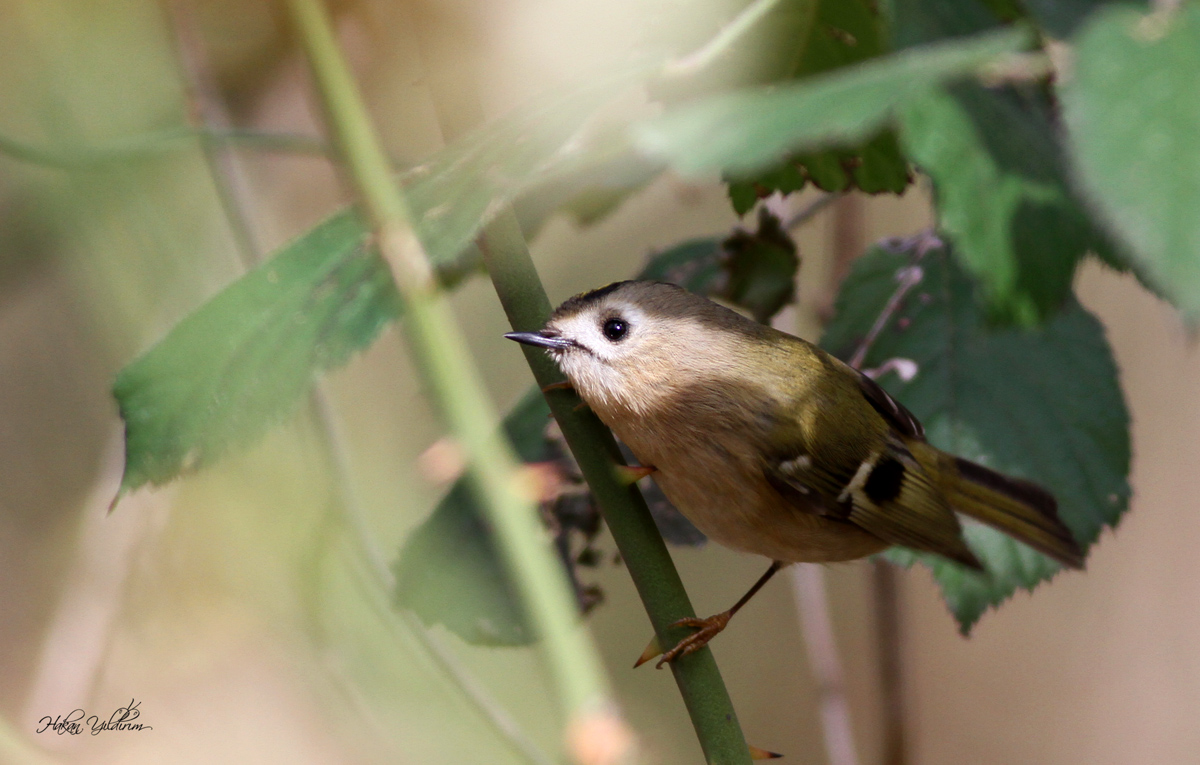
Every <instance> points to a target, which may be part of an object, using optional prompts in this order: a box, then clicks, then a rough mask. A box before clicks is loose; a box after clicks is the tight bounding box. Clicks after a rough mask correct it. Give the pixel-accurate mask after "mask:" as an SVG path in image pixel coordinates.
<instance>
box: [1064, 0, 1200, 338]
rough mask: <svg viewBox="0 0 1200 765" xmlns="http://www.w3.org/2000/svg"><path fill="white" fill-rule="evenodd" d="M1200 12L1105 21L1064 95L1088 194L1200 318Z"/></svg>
mask: <svg viewBox="0 0 1200 765" xmlns="http://www.w3.org/2000/svg"><path fill="white" fill-rule="evenodd" d="M1198 77H1200V6H1197V5H1196V4H1195V3H1184V4H1183V5H1181V6H1180V7H1179V8H1178V10H1177V11H1176V12H1172V13H1162V12H1160V13H1155V14H1151V15H1149V16H1146V15H1142V14H1141V13H1138V12H1137V11H1135V10H1132V9H1129V8H1113V9H1111V10H1106V11H1105V12H1103V13H1101V14H1099V16H1098V18H1096V19H1095V20H1094V21H1093V22H1092V23H1090V24H1089V25H1088V26H1087V27H1086V28H1085V29H1084V30H1083V32H1082V33H1081V35H1080V36H1079V38H1078V44H1077V50H1076V63H1075V73H1074V77H1073V78H1072V79H1071V80H1070V81H1069V82H1067V83H1065V84H1063V85H1062V86H1061V88H1060V95H1061V100H1062V103H1063V116H1064V119H1065V122H1066V124H1067V127H1068V139H1069V144H1068V145H1069V147H1070V150H1071V156H1072V159H1073V161H1074V166H1075V169H1076V171H1077V173H1078V175H1079V177H1080V178H1081V180H1082V184H1083V187H1084V189H1085V190H1086V191H1087V193H1088V195H1089V197H1090V198H1091V200H1092V201H1093V202H1094V203H1095V205H1096V207H1097V208H1098V210H1099V212H1100V213H1101V215H1102V216H1103V217H1104V218H1105V220H1106V221H1107V222H1108V223H1109V224H1110V225H1111V226H1112V228H1113V229H1114V230H1115V232H1116V234H1118V235H1119V236H1120V237H1121V238H1122V239H1123V240H1124V241H1125V242H1126V243H1127V244H1128V245H1129V248H1130V250H1131V255H1132V256H1133V257H1134V258H1135V260H1136V263H1137V264H1138V265H1139V269H1138V270H1139V271H1140V272H1141V273H1143V275H1144V276H1145V277H1146V278H1148V279H1149V280H1150V281H1151V283H1152V284H1153V285H1154V286H1155V287H1156V288H1157V289H1158V290H1159V291H1161V292H1162V293H1163V294H1165V295H1167V296H1168V297H1169V298H1170V299H1171V300H1172V302H1174V304H1175V305H1176V306H1178V307H1179V308H1180V309H1181V310H1182V311H1184V312H1185V313H1187V314H1188V315H1189V316H1191V317H1193V318H1195V317H1196V316H1200V215H1197V213H1196V211H1197V210H1198V209H1200V99H1198V98H1197V97H1196V82H1197V78H1198Z"/></svg>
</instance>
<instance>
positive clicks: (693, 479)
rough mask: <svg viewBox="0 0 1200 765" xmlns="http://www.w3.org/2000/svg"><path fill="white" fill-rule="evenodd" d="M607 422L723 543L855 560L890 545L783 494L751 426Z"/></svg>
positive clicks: (671, 495) (784, 556)
mask: <svg viewBox="0 0 1200 765" xmlns="http://www.w3.org/2000/svg"><path fill="white" fill-rule="evenodd" d="M601 419H605V418H604V416H603V415H601ZM608 424H609V425H610V427H612V428H613V430H614V431H615V432H616V434H617V436H618V437H619V438H621V440H622V441H624V442H625V443H626V444H627V445H628V446H629V448H630V449H631V450H632V451H633V453H634V455H635V456H637V458H638V461H639V462H641V464H643V465H652V466H654V467H655V468H657V471H656V472H655V473H654V480H655V481H656V482H657V483H658V485H659V487H660V488H661V489H662V490H663V493H664V494H665V495H666V496H667V498H668V499H670V500H671V502H672V503H673V504H674V505H675V506H676V507H677V508H679V510H680V512H682V513H683V514H684V515H685V516H686V517H687V518H688V520H690V521H691V522H692V523H693V524H695V525H696V527H697V528H698V529H700V530H701V531H703V532H704V533H705V534H706V535H707V536H708V537H709V538H711V539H713V540H714V541H716V542H718V543H719V544H722V545H724V546H726V547H730V548H733V549H735V550H741V551H744V552H751V553H756V554H758V555H765V556H767V557H769V558H772V559H774V560H782V561H788V562H799V561H808V562H826V561H843V560H852V559H855V558H861V557H863V556H865V555H870V554H872V553H875V552H878V551H879V550H881V549H883V547H884V546H885V545H884V543H883V542H882V541H881V540H879V539H878V538H877V537H875V536H873V535H871V534H868V533H867V532H865V531H863V530H861V529H859V528H858V527H857V526H853V525H851V524H849V523H846V522H843V521H839V520H831V519H828V518H824V517H822V516H821V515H819V514H818V512H817V511H818V508H815V507H800V506H798V505H797V504H796V503H795V500H794V499H790V498H785V497H784V496H783V495H781V494H780V493H779V492H778V491H777V490H776V489H775V488H774V487H773V486H772V485H771V484H770V483H769V482H768V481H767V479H766V476H765V473H764V472H763V465H762V457H761V453H762V452H761V447H759V446H758V445H756V443H755V442H753V441H751V440H750V439H747V438H746V437H745V434H744V433H737V432H732V433H731V432H729V431H728V430H726V431H724V432H722V431H721V430H719V429H718V430H714V429H713V428H711V427H709V428H705V427H703V426H701V425H699V424H698V423H694V422H693V423H688V422H686V421H679V420H674V421H666V422H664V421H662V420H655V418H641V419H640V420H637V421H633V422H629V421H622V422H610V423H608Z"/></svg>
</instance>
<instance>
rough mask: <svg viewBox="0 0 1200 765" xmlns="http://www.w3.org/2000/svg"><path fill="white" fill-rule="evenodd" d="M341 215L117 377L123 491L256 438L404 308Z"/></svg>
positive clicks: (357, 228)
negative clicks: (316, 375) (315, 379)
mask: <svg viewBox="0 0 1200 765" xmlns="http://www.w3.org/2000/svg"><path fill="white" fill-rule="evenodd" d="M365 239H366V237H365V233H364V229H363V226H362V223H361V222H360V221H359V220H358V218H357V216H356V215H355V214H354V213H352V212H342V213H338V214H337V215H334V216H333V217H331V218H329V219H328V220H326V221H325V222H324V223H321V224H320V225H319V226H317V227H316V228H315V229H313V230H312V231H310V232H309V233H307V234H305V235H304V236H303V237H301V238H300V239H297V240H296V241H295V242H293V243H292V244H290V245H288V246H286V247H285V248H284V249H283V250H282V251H281V252H280V253H279V255H277V256H276V257H274V258H272V259H271V260H270V261H269V262H268V263H266V264H264V265H263V266H261V267H260V268H257V269H255V270H254V271H252V272H251V273H249V274H247V275H246V276H244V277H242V278H241V279H239V280H238V281H237V282H235V283H234V284H233V285H231V286H230V287H228V288H226V289H225V290H224V291H222V292H221V293H220V294H219V295H217V296H216V297H215V298H213V299H212V300H210V301H209V302H208V303H206V304H205V305H204V306H203V307H201V308H200V309H199V310H197V311H195V312H193V313H192V314H190V315H189V316H188V317H187V318H185V319H184V320H183V321H181V322H180V323H179V324H178V325H176V326H175V328H174V329H172V330H171V332H170V334H168V335H167V337H166V338H164V340H163V341H162V342H160V343H159V344H158V345H156V346H154V348H152V349H151V350H150V351H148V352H147V353H146V354H144V355H143V356H141V357H140V358H138V359H137V360H135V361H134V362H133V363H131V364H130V365H129V366H127V367H125V369H123V370H122V371H121V373H120V374H119V375H118V376H117V380H116V383H115V384H114V386H113V394H114V395H115V396H116V398H117V403H118V405H119V406H120V411H121V417H122V419H124V420H125V455H126V456H125V474H124V476H123V478H122V480H121V490H122V492H124V491H131V490H133V489H136V488H138V487H139V486H142V485H143V484H145V483H151V484H162V483H165V482H167V481H169V480H171V479H172V478H174V477H175V476H176V475H178V474H179V473H180V472H181V471H184V470H191V469H196V468H200V467H203V466H204V465H207V464H208V463H210V462H211V461H213V460H214V459H216V458H217V457H218V456H220V455H221V454H222V453H223V452H225V451H226V450H227V449H229V448H231V447H234V446H240V445H244V444H245V443H247V442H248V441H250V440H252V439H254V438H256V437H258V436H260V435H261V434H262V433H263V432H264V431H265V430H266V429H267V428H268V427H269V426H271V425H273V424H275V423H277V422H279V421H280V420H282V419H283V418H284V417H286V416H287V415H288V414H290V413H291V411H292V410H293V409H294V408H295V406H296V403H297V401H298V400H299V399H300V397H301V396H303V395H304V392H305V391H306V390H308V387H309V384H310V383H311V379H312V377H311V376H312V372H313V371H314V370H323V369H329V368H332V367H335V366H337V365H339V364H341V363H343V362H344V361H345V360H346V359H347V358H348V357H349V356H350V354H351V353H353V352H354V351H357V350H360V349H362V348H365V347H366V346H367V345H369V344H370V343H371V341H372V340H374V339H375V337H376V336H377V335H378V334H379V331H380V329H381V328H382V327H383V326H384V325H385V324H387V323H388V322H390V321H392V320H393V319H394V318H396V316H398V315H399V313H400V298H399V295H398V294H397V293H396V290H395V287H394V286H393V284H392V280H391V275H390V274H389V273H388V271H387V268H386V267H385V266H384V265H383V263H382V262H381V261H380V260H379V258H378V256H377V255H376V254H375V253H374V252H373V251H371V250H369V249H368V248H367V247H366V241H365Z"/></svg>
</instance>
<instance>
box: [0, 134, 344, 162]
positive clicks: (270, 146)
mask: <svg viewBox="0 0 1200 765" xmlns="http://www.w3.org/2000/svg"><path fill="white" fill-rule="evenodd" d="M197 140H202V141H208V142H211V143H215V144H220V145H226V146H238V147H242V148H247V149H255V150H257V151H269V152H277V153H283V154H304V155H310V156H313V155H315V156H321V157H327V156H330V153H331V149H330V147H329V145H328V144H327V143H325V142H324V141H322V140H320V139H317V138H310V137H308V136H302V135H291V134H287V133H263V132H260V131H256V130H228V131H208V130H197V129H195V128H191V127H175V128H167V129H164V130H158V131H155V132H152V133H144V134H142V135H139V136H134V137H132V138H128V139H125V140H123V141H115V142H112V143H109V144H105V145H102V146H95V147H89V148H82V149H75V150H70V151H67V150H62V151H59V150H52V149H43V148H39V147H37V146H31V145H30V144H27V143H24V142H23V141H18V140H17V139H15V138H12V137H10V136H5V135H0V154H2V155H4V156H7V157H9V158H10V159H15V160H17V161H19V162H25V163H27V164H31V165H40V166H42V167H51V168H55V169H59V170H79V169H89V168H94V167H98V166H103V165H110V164H115V163H120V162H128V161H130V160H136V159H143V158H146V157H148V156H153V155H155V154H167V153H170V152H176V151H184V150H187V149H190V148H191V146H192V143H193V142H194V141H197Z"/></svg>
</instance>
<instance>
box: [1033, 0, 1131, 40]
mask: <svg viewBox="0 0 1200 765" xmlns="http://www.w3.org/2000/svg"><path fill="white" fill-rule="evenodd" d="M1116 2H1119V3H1120V4H1122V5H1126V6H1129V5H1133V6H1141V7H1142V8H1146V7H1147V6H1149V4H1150V3H1149V2H1148V0H1115V1H1114V0H1024V3H1025V7H1026V8H1028V9H1029V13H1030V15H1031V16H1033V18H1034V19H1036V20H1037V22H1038V23H1039V24H1041V25H1042V27H1043V28H1044V29H1045V30H1046V31H1047V32H1049V33H1050V35H1051V36H1052V37H1057V38H1059V39H1065V38H1068V37H1071V36H1072V35H1074V34H1075V33H1076V32H1077V31H1079V29H1080V27H1082V26H1083V23H1084V22H1085V21H1087V20H1088V17H1089V16H1091V14H1093V13H1095V12H1096V11H1098V10H1100V9H1101V8H1104V7H1105V6H1111V5H1114V4H1116Z"/></svg>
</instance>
